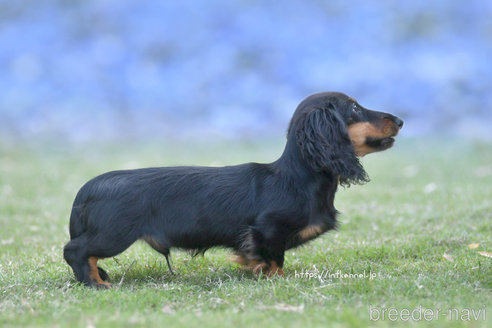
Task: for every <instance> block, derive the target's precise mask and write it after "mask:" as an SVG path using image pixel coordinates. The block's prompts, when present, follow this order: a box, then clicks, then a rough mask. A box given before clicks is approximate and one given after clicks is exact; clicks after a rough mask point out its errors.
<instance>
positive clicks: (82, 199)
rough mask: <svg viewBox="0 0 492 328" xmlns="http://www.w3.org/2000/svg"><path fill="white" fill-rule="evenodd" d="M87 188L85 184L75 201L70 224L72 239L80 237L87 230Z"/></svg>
mask: <svg viewBox="0 0 492 328" xmlns="http://www.w3.org/2000/svg"><path fill="white" fill-rule="evenodd" d="M85 189H86V188H85V186H84V187H82V188H81V189H80V190H79V192H78V193H77V196H76V197H75V200H74V202H73V206H72V212H71V214H70V225H69V231H70V239H75V238H77V237H79V236H80V235H82V234H83V233H84V232H85V231H86V230H87V211H86V203H87V196H86V195H87V193H86V192H84V191H85Z"/></svg>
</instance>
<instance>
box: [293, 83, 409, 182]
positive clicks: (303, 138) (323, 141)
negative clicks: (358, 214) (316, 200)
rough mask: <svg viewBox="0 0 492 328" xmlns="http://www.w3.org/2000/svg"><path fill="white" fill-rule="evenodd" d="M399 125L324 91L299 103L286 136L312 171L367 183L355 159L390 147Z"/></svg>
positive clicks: (386, 115)
mask: <svg viewBox="0 0 492 328" xmlns="http://www.w3.org/2000/svg"><path fill="white" fill-rule="evenodd" d="M402 126H403V121H402V120H401V119H400V118H398V117H396V116H394V115H391V114H389V113H383V112H377V111H373V110H369V109H366V108H364V107H362V106H361V105H359V104H358V103H357V101H356V100H355V99H353V98H350V97H349V96H347V95H345V94H343V93H338V92H325V93H318V94H314V95H312V96H309V97H307V98H306V99H304V100H303V101H302V102H301V103H300V104H299V106H298V107H297V109H296V112H295V113H294V116H293V117H292V121H291V123H290V126H289V132H288V137H289V138H294V139H295V141H296V143H297V145H298V146H299V148H300V151H301V154H302V156H303V158H304V159H305V160H306V161H307V162H308V163H309V164H310V165H311V167H312V168H313V169H315V170H318V171H320V170H321V171H322V170H329V171H332V172H333V173H335V174H336V175H338V176H339V177H340V181H341V183H342V184H345V185H350V184H351V183H363V182H366V181H368V177H367V174H366V172H365V171H364V169H363V168H362V165H361V163H360V161H359V158H358V157H361V156H364V155H367V154H369V153H373V152H377V151H382V150H386V149H388V148H390V147H391V146H393V143H394V137H395V136H396V135H397V134H398V132H399V130H400V129H401V128H402Z"/></svg>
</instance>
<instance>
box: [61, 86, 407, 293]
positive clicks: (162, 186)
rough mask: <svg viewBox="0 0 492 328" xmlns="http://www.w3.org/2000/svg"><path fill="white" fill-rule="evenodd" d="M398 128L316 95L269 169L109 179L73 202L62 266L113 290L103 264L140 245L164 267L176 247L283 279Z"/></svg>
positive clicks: (299, 112)
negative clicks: (230, 256)
mask: <svg viewBox="0 0 492 328" xmlns="http://www.w3.org/2000/svg"><path fill="white" fill-rule="evenodd" d="M402 126H403V121H402V120H401V119H400V118H398V117H395V116H393V115H391V114H388V113H383V112H377V111H372V110H368V109H366V108H364V107H362V106H361V105H359V104H358V103H357V101H355V100H354V99H353V98H350V97H348V96H346V95H344V94H342V93H337V92H327V93H319V94H315V95H312V96H310V97H308V98H306V99H305V100H304V101H302V102H301V103H300V105H299V106H298V107H297V109H296V111H295V113H294V116H293V117H292V120H291V122H290V126H289V129H288V133H287V145H286V146H285V150H284V152H283V154H282V156H280V158H279V159H278V160H276V161H275V162H273V163H270V164H258V163H247V164H241V165H235V166H226V167H194V166H181V167H161V168H146V169H138V170H124V171H114V172H108V173H105V174H103V175H100V176H98V177H96V178H94V179H92V180H90V181H89V182H87V183H86V184H85V185H84V186H83V187H82V188H81V189H80V191H79V192H78V194H77V196H76V198H75V201H74V204H73V208H72V213H71V216H70V238H71V240H70V242H69V243H68V244H67V245H66V246H65V248H64V257H65V260H66V261H67V262H68V264H70V266H71V267H72V269H73V272H74V273H75V277H76V278H77V280H78V281H80V282H82V283H84V284H86V285H90V286H102V287H109V286H110V285H111V284H109V283H108V282H106V281H105V280H107V279H108V275H107V273H106V272H105V271H104V270H103V269H101V268H99V267H98V266H97V261H98V260H99V259H102V258H107V257H112V256H115V255H117V254H119V253H121V252H123V251H124V250H125V249H127V248H128V247H129V246H130V245H131V244H133V243H134V242H135V241H136V240H137V239H142V240H144V241H146V242H147V243H148V244H149V245H150V246H151V247H152V248H154V249H155V250H156V251H158V252H160V253H162V254H163V255H165V256H166V260H168V256H169V250H170V249H171V248H172V247H177V248H182V249H191V250H195V251H196V252H200V251H204V250H206V249H208V248H210V247H213V246H225V247H229V248H232V249H233V250H234V251H235V253H236V261H237V262H239V263H241V264H243V265H245V266H246V267H247V268H249V269H250V270H252V271H253V272H255V273H258V274H259V273H263V274H265V275H267V276H271V275H274V274H279V275H283V271H282V267H283V265H284V252H285V250H287V249H290V248H293V247H297V246H299V245H302V244H304V243H306V242H307V241H309V240H312V239H313V238H316V237H318V236H319V235H321V234H322V233H324V232H326V231H327V230H330V229H333V228H335V225H336V216H337V211H336V209H335V208H334V206H333V201H334V197H335V192H336V190H337V186H338V184H341V185H345V186H348V185H350V184H362V183H364V182H367V181H368V176H367V174H366V172H365V171H364V169H363V167H362V165H361V163H360V161H359V157H360V156H364V155H366V154H369V153H372V152H376V151H382V150H385V149H388V148H390V147H391V146H392V145H393V142H394V139H393V137H394V136H396V135H397V134H398V131H399V130H400V129H401V127H402ZM167 262H168V265H169V260H168V261H167ZM169 268H170V266H169ZM170 269H171V268H170Z"/></svg>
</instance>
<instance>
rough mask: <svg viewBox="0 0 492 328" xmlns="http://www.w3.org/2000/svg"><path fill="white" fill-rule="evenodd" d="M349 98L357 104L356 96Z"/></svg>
mask: <svg viewBox="0 0 492 328" xmlns="http://www.w3.org/2000/svg"><path fill="white" fill-rule="evenodd" d="M348 99H349V100H350V101H353V102H354V103H356V104H357V100H355V99H354V98H352V97H348Z"/></svg>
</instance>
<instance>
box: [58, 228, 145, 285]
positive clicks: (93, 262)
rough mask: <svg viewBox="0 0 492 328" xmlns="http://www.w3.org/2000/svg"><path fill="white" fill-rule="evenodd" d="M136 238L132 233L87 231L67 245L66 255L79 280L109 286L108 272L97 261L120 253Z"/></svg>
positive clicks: (88, 283)
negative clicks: (124, 234)
mask: <svg viewBox="0 0 492 328" xmlns="http://www.w3.org/2000/svg"><path fill="white" fill-rule="evenodd" d="M136 239H137V238H135V237H133V236H131V235H127V236H122V235H118V236H113V235H108V234H107V233H105V234H102V233H99V234H95V235H94V234H88V233H85V234H83V235H81V236H79V237H77V238H75V239H73V240H71V241H70V242H69V243H68V244H67V245H66V246H65V248H64V256H65V259H66V261H67V262H68V264H70V266H71V267H72V269H73V272H74V274H75V277H76V278H77V280H78V281H80V282H82V283H83V284H85V285H87V286H95V287H106V288H107V287H110V286H111V284H110V283H108V282H105V280H107V279H108V274H107V273H106V271H104V270H103V269H101V268H99V267H98V266H97V261H98V260H99V259H102V258H107V257H113V256H115V255H118V254H119V253H121V252H123V251H124V250H125V249H127V248H128V247H130V245H131V244H133V242H134V241H135V240H136Z"/></svg>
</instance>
